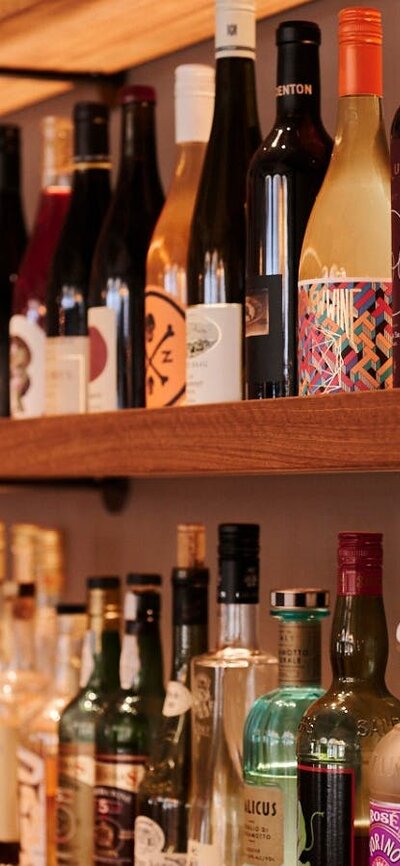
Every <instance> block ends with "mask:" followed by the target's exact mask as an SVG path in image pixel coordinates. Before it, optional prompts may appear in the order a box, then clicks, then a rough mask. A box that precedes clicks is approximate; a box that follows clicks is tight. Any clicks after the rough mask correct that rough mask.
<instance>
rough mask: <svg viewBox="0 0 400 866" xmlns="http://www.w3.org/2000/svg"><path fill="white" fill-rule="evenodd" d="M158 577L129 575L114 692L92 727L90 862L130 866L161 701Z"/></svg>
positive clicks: (162, 690)
mask: <svg viewBox="0 0 400 866" xmlns="http://www.w3.org/2000/svg"><path fill="white" fill-rule="evenodd" d="M160 585H161V578H160V576H159V575H152V574H148V575H145V574H136V575H133V574H132V575H129V580H128V593H127V596H126V599H125V617H126V620H125V634H124V639H123V643H122V651H121V661H120V683H121V687H120V689H119V690H118V691H117V692H116V693H115V694H114V695H113V697H112V698H111V700H110V702H109V704H108V706H107V707H106V708H105V710H104V712H103V713H102V714H101V716H100V717H99V719H98V723H97V726H96V766H95V778H96V782H95V791H94V799H95V807H94V815H95V817H94V820H95V827H94V862H95V863H96V864H97V866H100V864H103V866H108V864H111V863H115V862H116V860H118V863H119V864H120V866H132V862H133V856H134V823H135V817H136V799H137V790H138V785H139V783H140V781H141V779H142V778H143V774H144V765H145V762H146V760H147V758H148V756H149V753H150V749H151V744H152V737H153V736H154V733H155V730H156V727H157V726H158V722H159V718H160V716H161V708H162V703H163V697H164V688H163V683H162V655H161V644H160V633H159V614H160Z"/></svg>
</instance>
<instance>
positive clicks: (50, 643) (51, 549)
mask: <svg viewBox="0 0 400 866" xmlns="http://www.w3.org/2000/svg"><path fill="white" fill-rule="evenodd" d="M64 578H65V542H64V535H63V533H62V531H61V530H60V529H52V528H50V527H44V526H38V527H37V529H36V623H35V651H36V658H37V665H38V669H39V670H40V671H41V673H44V674H46V675H48V676H49V677H50V678H51V679H53V678H54V675H55V673H56V670H55V663H56V662H55V656H56V647H57V633H58V625H57V605H58V603H59V601H60V598H61V593H62V590H63V588H64Z"/></svg>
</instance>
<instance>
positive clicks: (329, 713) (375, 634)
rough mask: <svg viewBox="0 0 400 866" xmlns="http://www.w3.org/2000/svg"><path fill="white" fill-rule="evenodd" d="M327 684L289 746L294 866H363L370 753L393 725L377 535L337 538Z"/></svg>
mask: <svg viewBox="0 0 400 866" xmlns="http://www.w3.org/2000/svg"><path fill="white" fill-rule="evenodd" d="M337 591H338V596H337V601H336V608H335V614H334V620H333V625H332V637H331V664H332V672H333V679H332V683H331V685H330V687H329V689H328V691H327V692H326V694H325V695H324V696H323V697H322V698H319V700H318V701H316V703H314V704H312V705H311V707H310V708H309V709H308V710H307V711H306V713H305V715H304V717H303V720H302V721H301V723H300V729H299V736H298V741H297V755H298V782H299V787H298V793H299V863H300V864H302V863H304V864H309V866H317V864H318V866H320V864H321V863H324V866H350V864H354V866H368V862H369V860H368V857H369V853H368V832H369V788H368V782H369V780H368V773H369V764H370V760H371V755H372V752H373V750H374V748H375V746H376V745H377V743H378V741H379V740H380V739H381V738H382V737H383V736H384V735H385V734H386V733H387V732H388V731H389V730H390V729H391V728H392V727H393V725H395V724H397V723H398V722H399V720H400V701H398V700H397V698H394V697H393V696H392V695H391V694H390V692H388V690H387V688H386V684H385V670H386V662H387V657H388V636H387V628H386V618H385V611H384V607H383V599H382V535H380V534H379V533H373V532H371V533H367V532H365V533H363V532H342V533H340V535H339V550H338V585H337Z"/></svg>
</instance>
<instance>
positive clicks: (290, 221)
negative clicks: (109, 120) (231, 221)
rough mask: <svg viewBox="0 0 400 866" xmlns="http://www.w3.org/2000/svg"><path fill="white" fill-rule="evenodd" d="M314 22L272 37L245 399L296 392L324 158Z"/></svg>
mask: <svg viewBox="0 0 400 866" xmlns="http://www.w3.org/2000/svg"><path fill="white" fill-rule="evenodd" d="M320 42H321V33H320V29H319V27H318V26H317V25H316V24H314V23H313V22H312V21H284V22H283V23H282V24H280V25H279V27H278V29H277V31H276V44H277V46H278V74H277V87H276V108H277V111H276V119H275V122H274V125H273V127H272V129H271V131H270V132H269V134H268V135H267V137H266V139H265V141H264V142H263V143H262V145H261V146H260V147H259V148H258V150H257V152H256V153H255V155H254V156H253V159H252V161H251V163H250V168H249V173H248V180H247V256H246V328H245V332H246V340H245V347H246V396H247V398H248V399H253V398H256V399H260V398H261V399H262V398H266V397H288V396H291V395H293V394H296V393H297V281H298V265H299V258H300V252H301V244H302V242H303V236H304V232H305V229H306V225H307V220H308V217H309V215H310V212H311V208H312V206H313V204H314V201H315V197H316V195H317V193H318V191H319V188H320V186H321V183H322V181H323V179H324V176H325V172H326V169H327V167H328V163H329V160H330V155H331V150H332V141H331V139H330V137H329V135H328V134H327V132H326V131H325V129H324V127H323V124H322V121H321V116H320V80H319V45H320Z"/></svg>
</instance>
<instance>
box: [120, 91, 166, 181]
mask: <svg viewBox="0 0 400 866" xmlns="http://www.w3.org/2000/svg"><path fill="white" fill-rule="evenodd" d="M137 161H140V162H141V163H143V164H144V165H145V166H147V167H148V168H149V169H152V170H153V171H156V172H158V168H157V151H156V121H155V105H154V104H153V103H142V102H134V103H129V104H128V105H125V106H124V107H123V113H122V130H121V162H120V171H119V177H121V174H126V173H127V172H129V171H131V170H132V166H133V165H134V164H135V162H137Z"/></svg>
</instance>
